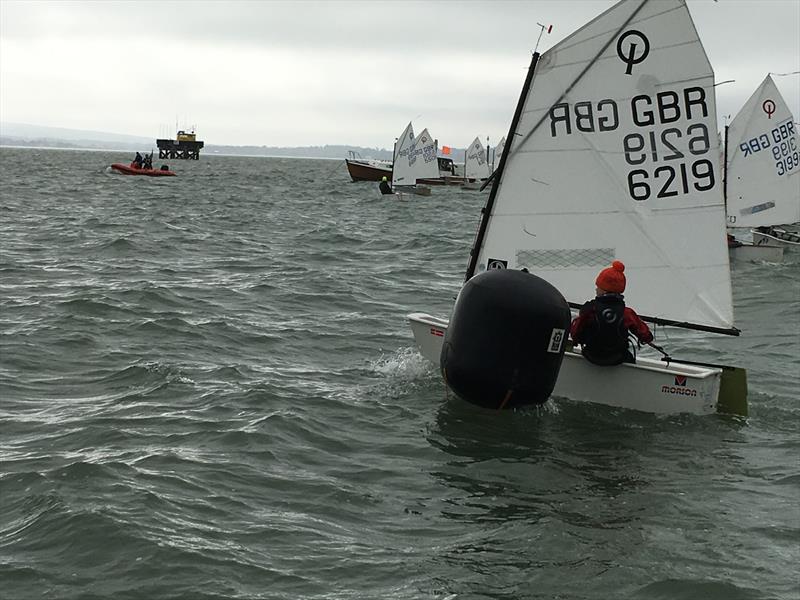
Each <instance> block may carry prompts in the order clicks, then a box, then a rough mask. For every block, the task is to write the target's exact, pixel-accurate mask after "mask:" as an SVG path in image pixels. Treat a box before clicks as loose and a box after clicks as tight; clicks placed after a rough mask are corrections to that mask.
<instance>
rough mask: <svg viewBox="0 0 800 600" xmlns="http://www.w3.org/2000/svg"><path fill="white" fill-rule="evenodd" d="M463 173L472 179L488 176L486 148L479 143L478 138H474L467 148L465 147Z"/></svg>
mask: <svg viewBox="0 0 800 600" xmlns="http://www.w3.org/2000/svg"><path fill="white" fill-rule="evenodd" d="M464 174H465V175H466V176H467V177H470V178H474V179H486V178H487V177H488V176H489V163H488V162H487V160H486V148H484V147H483V144H481V140H480V138H475V140H474V141H473V142H472V143H471V144H470V145H469V148H467V158H466V161H465V164H464Z"/></svg>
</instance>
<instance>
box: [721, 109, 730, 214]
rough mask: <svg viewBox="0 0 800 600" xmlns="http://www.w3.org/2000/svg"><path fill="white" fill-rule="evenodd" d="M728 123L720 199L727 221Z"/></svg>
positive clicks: (723, 152)
mask: <svg viewBox="0 0 800 600" xmlns="http://www.w3.org/2000/svg"><path fill="white" fill-rule="evenodd" d="M728 127H729V125H728V123H727V122H726V123H725V137H724V138H723V142H722V148H723V150H722V199H723V200H724V201H725V220H726V221H727V220H728Z"/></svg>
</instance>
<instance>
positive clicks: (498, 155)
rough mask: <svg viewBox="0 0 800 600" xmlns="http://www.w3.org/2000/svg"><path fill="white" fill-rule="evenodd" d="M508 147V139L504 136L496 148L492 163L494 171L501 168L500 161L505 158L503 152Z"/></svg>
mask: <svg viewBox="0 0 800 600" xmlns="http://www.w3.org/2000/svg"><path fill="white" fill-rule="evenodd" d="M505 147H506V138H505V136H503V137H502V138H500V141H499V142H498V144H497V146H495V147H494V160H493V161H492V170H494V169H496V168H497V167H499V166H500V159H501V158H502V157H503V150H505Z"/></svg>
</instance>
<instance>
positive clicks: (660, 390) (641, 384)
mask: <svg viewBox="0 0 800 600" xmlns="http://www.w3.org/2000/svg"><path fill="white" fill-rule="evenodd" d="M408 320H409V322H410V324H411V330H412V332H413V333H414V339H415V341H416V343H417V346H418V347H419V349H420V353H421V354H422V355H423V356H424V357H425V358H427V359H428V360H430V361H432V362H433V363H434V364H437V365H438V364H439V356H440V354H441V350H442V345H443V342H444V338H445V334H446V333H447V326H448V321H447V320H445V319H440V318H436V317H433V316H431V315H427V314H424V313H413V314H410V315H408ZM738 371H740V376H741V377H743V376H744V372H743V371H741V370H738ZM722 381H723V369H722V368H717V367H706V366H695V365H689V364H685V363H677V362H672V363H670V364H667V363H664V362H662V361H659V360H653V359H648V358H642V357H640V358H638V359H637V362H636V364H622V365H618V366H616V367H599V366H597V365H594V364H592V363H590V362H589V361H587V360H586V359H585V358H584V357H583V356H582V355H580V354H578V353H575V352H565V354H564V361H563V362H562V364H561V370H560V372H559V375H558V380H557V381H556V386H555V389H554V390H553V396H556V397H563V398H568V399H570V400H575V401H580V402H593V403H597V404H605V405H608V406H616V407H621V408H627V409H632V410H639V411H644V412H649V413H659V414H677V413H692V414H698V415H707V414H713V413H717V412H736V413H737V414H746V396H745V397H744V398H743V406H742V403H741V402H740V403H738V405H737V406H736V407H735V408H734V409H733V410H730V409H729V406H727V405H726V404H725V403H721V398H720V391H721V388H722Z"/></svg>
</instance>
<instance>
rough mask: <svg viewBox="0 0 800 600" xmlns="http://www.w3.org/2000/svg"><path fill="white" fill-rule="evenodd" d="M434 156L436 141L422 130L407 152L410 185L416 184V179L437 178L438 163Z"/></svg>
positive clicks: (425, 130) (426, 131)
mask: <svg viewBox="0 0 800 600" xmlns="http://www.w3.org/2000/svg"><path fill="white" fill-rule="evenodd" d="M436 154H437V148H436V140H434V139H433V137H432V136H431V134H429V133H428V130H427V129H423V130H422V133H420V134H419V136H417V138H416V139H415V140H414V145H413V146H412V147H411V149H410V150H409V152H408V164H409V169H410V172H411V176H412V179H411V182H412V183H416V180H417V179H426V178H428V179H430V178H438V177H439V161H438V160H437V158H436Z"/></svg>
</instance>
